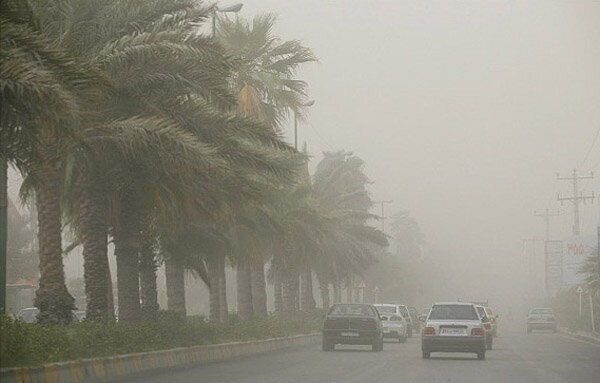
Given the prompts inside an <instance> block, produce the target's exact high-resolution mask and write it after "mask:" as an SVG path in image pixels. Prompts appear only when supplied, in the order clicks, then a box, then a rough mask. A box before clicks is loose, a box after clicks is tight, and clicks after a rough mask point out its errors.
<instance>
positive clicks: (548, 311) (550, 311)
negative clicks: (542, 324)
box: [531, 309, 554, 315]
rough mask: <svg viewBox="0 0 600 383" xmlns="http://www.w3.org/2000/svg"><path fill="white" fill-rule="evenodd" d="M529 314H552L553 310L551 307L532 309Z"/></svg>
mask: <svg viewBox="0 0 600 383" xmlns="http://www.w3.org/2000/svg"><path fill="white" fill-rule="evenodd" d="M531 314H536V315H540V314H544V315H552V314H554V311H552V309H533V310H531Z"/></svg>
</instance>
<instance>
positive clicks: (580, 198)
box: [556, 169, 595, 235]
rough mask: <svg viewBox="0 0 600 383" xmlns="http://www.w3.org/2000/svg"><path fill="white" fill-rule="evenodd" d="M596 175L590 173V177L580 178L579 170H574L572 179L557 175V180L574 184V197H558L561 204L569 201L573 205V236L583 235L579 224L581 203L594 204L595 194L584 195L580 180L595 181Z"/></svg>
mask: <svg viewBox="0 0 600 383" xmlns="http://www.w3.org/2000/svg"><path fill="white" fill-rule="evenodd" d="M593 178H594V173H592V172H590V175H589V176H579V175H577V169H573V173H572V175H571V177H561V176H560V175H558V174H557V175H556V179H558V180H559V181H571V182H572V183H573V196H572V197H561V196H560V194H559V195H558V201H560V203H561V204H563V202H565V201H569V202H572V203H573V235H579V234H581V227H580V222H579V203H580V202H583V203H586V202H587V201H588V200H589V201H591V202H592V203H593V202H594V197H595V196H594V192H592V194H590V195H583V192H580V191H579V183H578V182H579V180H585V179H593Z"/></svg>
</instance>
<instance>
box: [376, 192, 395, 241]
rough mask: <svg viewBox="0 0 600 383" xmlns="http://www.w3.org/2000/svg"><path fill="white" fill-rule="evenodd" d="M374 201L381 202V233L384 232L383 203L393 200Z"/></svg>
mask: <svg viewBox="0 0 600 383" xmlns="http://www.w3.org/2000/svg"><path fill="white" fill-rule="evenodd" d="M373 202H375V203H380V204H381V231H382V232H383V234H385V219H386V216H385V208H384V205H385V204H386V203H392V202H394V201H393V200H387V201H373Z"/></svg>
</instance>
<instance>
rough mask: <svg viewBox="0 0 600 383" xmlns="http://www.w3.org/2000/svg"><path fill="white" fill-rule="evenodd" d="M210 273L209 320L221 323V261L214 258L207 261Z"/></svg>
mask: <svg viewBox="0 0 600 383" xmlns="http://www.w3.org/2000/svg"><path fill="white" fill-rule="evenodd" d="M206 263H207V271H208V298H209V299H208V300H209V306H210V311H209V315H208V317H209V319H210V321H211V322H220V321H221V291H220V290H221V283H220V280H219V279H220V276H221V275H220V271H219V259H218V258H216V257H212V258H210V259H208V260H207V261H206Z"/></svg>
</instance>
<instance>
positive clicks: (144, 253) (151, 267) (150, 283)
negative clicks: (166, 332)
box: [139, 236, 159, 319]
mask: <svg viewBox="0 0 600 383" xmlns="http://www.w3.org/2000/svg"><path fill="white" fill-rule="evenodd" d="M139 269H140V299H141V310H142V316H143V318H144V319H156V314H157V313H158V308H159V307H158V291H157V287H156V269H157V264H156V255H155V253H154V248H153V246H152V242H151V239H150V238H147V237H146V236H142V241H141V244H140V254H139Z"/></svg>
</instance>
